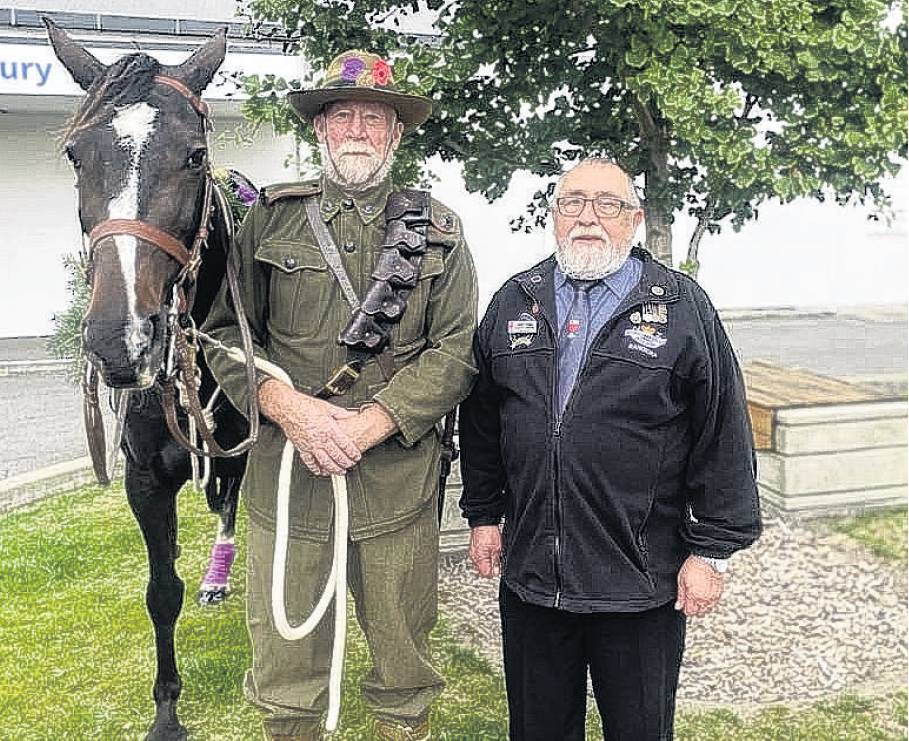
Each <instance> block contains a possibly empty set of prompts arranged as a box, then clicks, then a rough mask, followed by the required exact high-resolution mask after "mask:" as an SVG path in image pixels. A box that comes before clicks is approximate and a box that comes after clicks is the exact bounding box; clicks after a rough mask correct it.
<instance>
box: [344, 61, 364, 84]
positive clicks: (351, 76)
mask: <svg viewBox="0 0 909 741" xmlns="http://www.w3.org/2000/svg"><path fill="white" fill-rule="evenodd" d="M364 69H366V62H364V61H363V60H362V59H360V57H348V58H347V59H345V60H344V66H343V67H341V79H342V80H344V82H356V81H357V78H358V77H359V76H360V75H361V74H362V72H363V70H364Z"/></svg>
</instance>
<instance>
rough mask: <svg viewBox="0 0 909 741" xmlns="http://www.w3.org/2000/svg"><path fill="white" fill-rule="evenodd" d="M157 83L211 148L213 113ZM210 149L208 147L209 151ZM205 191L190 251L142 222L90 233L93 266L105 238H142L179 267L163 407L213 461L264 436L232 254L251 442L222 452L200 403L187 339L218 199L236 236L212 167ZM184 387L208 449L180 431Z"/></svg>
mask: <svg viewBox="0 0 909 741" xmlns="http://www.w3.org/2000/svg"><path fill="white" fill-rule="evenodd" d="M153 80H154V82H156V83H159V84H161V85H166V86H168V87H170V88H171V89H173V90H175V91H176V92H178V93H179V94H180V95H181V96H183V98H185V99H186V101H187V102H188V103H189V104H190V105H191V106H192V108H193V109H194V110H195V111H196V113H198V114H199V116H200V118H201V120H202V128H203V131H204V133H205V138H206V145H207V143H208V141H207V140H208V133H209V132H210V131H211V130H212V125H211V112H210V109H209V107H208V104H207V103H205V102H204V101H203V100H202V99H201V98H200V97H199V96H198V95H196V94H195V93H194V92H193V91H192V90H190V89H189V88H188V87H187V86H186V85H185V84H184V83H182V82H181V81H180V80H177V79H176V78H173V77H169V76H167V75H155V77H154V78H153ZM206 149H207V147H206ZM203 187H204V191H203V196H202V210H201V212H200V216H199V227H198V229H197V230H196V234H195V236H194V237H193V241H192V243H191V245H190V247H189V248H187V247H186V245H185V244H183V242H181V241H180V240H179V239H177V238H176V237H174V236H173V235H172V234H169V233H168V232H166V231H164V230H163V229H160V228H159V227H156V226H154V225H152V224H149V223H147V222H145V221H142V220H141V219H107V220H105V221H102V222H100V223H99V224H97V225H96V226H95V227H94V228H93V229H92V230H91V232H90V233H89V235H88V242H89V246H88V262H89V265H91V263H92V258H93V254H94V249H95V246H96V245H97V244H98V242H100V241H101V240H102V239H106V238H108V237H114V236H120V235H123V236H131V237H137V238H139V239H141V240H143V241H144V242H147V243H149V244H151V245H154V246H155V247H157V248H158V249H160V250H161V251H162V252H164V253H166V254H167V255H169V256H170V257H172V258H173V259H174V260H176V261H177V263H178V264H179V265H180V272H179V273H178V275H177V277H176V279H175V281H174V284H173V297H174V298H173V300H174V301H175V302H177V303H178V306H171V307H170V308H171V321H170V322H169V323H168V332H169V342H168V353H167V357H168V358H169V359H170V362H168V361H166V362H168V367H167V368H165V369H164V378H163V379H161V380H160V384H161V397H162V406H163V408H164V416H165V420H166V422H167V426H168V428H169V430H170V432H171V434H172V435H173V437H174V439H175V440H176V441H177V442H178V443H179V444H180V445H181V446H183V447H184V448H186V449H187V450H188V451H189V452H190V453H191V454H195V455H201V456H208V457H213V458H226V457H232V456H236V455H240V454H242V453H245V452H246V451H247V450H249V449H250V448H251V447H252V446H253V445H254V444H255V443H256V440H257V438H258V434H259V405H258V397H257V393H256V391H257V383H256V370H255V366H254V363H253V357H254V355H253V346H252V336H251V335H250V331H249V325H248V323H247V321H246V312H245V309H244V307H243V303H242V299H241V297H240V289H239V284H238V282H237V274H236V269H235V268H234V265H233V262H232V260H231V258H230V255H229V254H228V256H227V264H226V277H227V282H228V287H229V289H230V292H231V295H232V299H233V302H234V307H235V309H236V313H237V322H238V325H239V329H240V337H241V340H242V345H243V350H244V352H245V353H246V357H247V358H248V362H247V363H246V381H247V387H248V390H249V401H248V409H247V412H248V414H247V418H248V420H249V434H248V436H247V437H246V439H244V440H242V441H241V442H240V443H238V444H237V445H235V446H233V447H232V448H229V449H227V450H225V449H223V448H222V447H221V446H220V445H219V444H218V443H217V441H216V440H215V438H214V435H213V430H212V429H211V426H210V424H208V421H210V415H209V414H206V412H205V410H204V409H203V407H202V404H201V402H200V400H199V395H198V392H199V388H198V385H199V373H198V367H197V365H196V352H197V351H198V348H197V347H196V345H195V343H194V341H190V340H188V339H187V336H186V331H187V330H190V331H192V330H194V326H193V322H192V317H191V316H190V311H191V309H192V303H193V297H194V294H195V285H196V279H197V277H198V272H199V267H200V265H201V264H202V250H203V249H204V248H205V247H206V246H207V244H208V237H209V233H210V231H211V220H212V216H213V214H214V209H215V201H216V200H217V201H218V206H219V208H220V209H221V211H222V213H223V215H224V221H225V224H226V226H225V228H226V230H227V236H228V240H229V241H230V240H231V239H232V237H233V222H232V219H231V216H230V208H229V206H228V204H227V201H226V199H225V197H224V194H223V193H221V191H220V190H219V189H218V188H217V186H216V185H215V182H214V177H213V175H212V173H211V169H210V166H209V164H208V163H206V165H205V180H204V186H203ZM97 375H98V372H97V369H95V367H94V366H93V365H92V364H91V363H89V365H88V369H87V372H86V374H85V377H84V378H83V396H84V403H83V407H84V409H83V412H84V416H85V423H86V431H87V433H88V438H89V450H90V452H91V453H92V456H91V457H92V464H93V467H94V470H95V474H96V476H97V478H98V480H99V482H101V483H102V484H107V483H108V482H109V481H110V474H111V472H110V471H108V463H107V460H106V457H105V454H104V451H105V442H104V439H105V432H104V425H103V422H102V419H101V413H100V405H99V402H98V393H97V382H98V379H97ZM178 389H179V392H180V394H179V395H180V398H181V401H182V406H183V407H184V409H185V411H186V413H187V414H188V415H190V417H191V418H192V419H193V422H194V426H195V427H196V429H197V430H198V431H199V434H200V435H201V437H202V439H203V441H204V445H203V447H202V448H200V447H198V446H196V444H195V441H194V440H190V439H189V438H188V437H187V436H186V434H185V433H184V432H183V430H182V429H181V428H180V425H179V423H178V419H177V412H176V397H177V390H178Z"/></svg>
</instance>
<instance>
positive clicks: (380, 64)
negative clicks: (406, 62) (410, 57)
mask: <svg viewBox="0 0 909 741" xmlns="http://www.w3.org/2000/svg"><path fill="white" fill-rule="evenodd" d="M372 81H373V82H374V83H375V84H376V85H378V86H380V87H385V86H386V85H387V84H388V83H389V82H390V81H391V67H389V66H388V62H386V61H385V60H384V59H377V60H376V61H375V62H373V65H372Z"/></svg>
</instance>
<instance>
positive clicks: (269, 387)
mask: <svg viewBox="0 0 909 741" xmlns="http://www.w3.org/2000/svg"><path fill="white" fill-rule="evenodd" d="M288 100H289V102H290V104H291V105H292V106H293V108H294V110H295V111H296V112H297V114H299V115H300V116H301V118H303V119H304V120H305V121H307V122H310V123H312V125H313V126H314V128H315V133H316V137H317V139H318V141H319V145H320V148H321V153H322V163H323V174H322V177H321V178H320V179H318V180H314V181H311V182H303V183H291V184H282V185H276V186H272V187H269V188H266V189H264V191H263V193H262V197H261V199H260V201H259V202H258V203H257V204H256V205H255V206H254V207H253V208H252V209H251V210H250V212H249V214H248V215H247V217H246V219H245V221H244V223H243V226H242V228H241V229H240V231H239V233H238V235H237V239H236V241H235V244H234V247H233V250H234V259H235V263H236V265H237V266H238V268H239V273H240V284H241V291H242V298H243V301H244V304H245V310H246V313H247V319H248V321H249V325H250V329H251V331H252V335H253V340H254V346H255V352H256V353H257V354H258V355H260V356H262V357H264V358H267V359H268V360H270V361H271V362H273V363H276V364H277V365H278V366H280V367H281V368H283V369H284V370H285V371H286V372H287V373H288V374H289V375H290V376H291V378H292V379H293V382H294V387H295V388H294V389H291V388H289V387H288V386H286V385H284V384H282V383H280V382H279V381H277V380H274V379H269V378H268V377H267V376H265V375H260V380H259V386H258V400H259V403H260V407H261V410H262V413H263V415H264V417H265V418H266V420H268V421H270V422H271V423H272V424H264V425H263V427H262V430H261V433H260V438H259V442H258V444H257V446H256V447H255V449H254V450H253V451H252V453H251V454H250V458H249V464H248V469H247V474H246V479H245V482H244V492H245V496H246V502H247V508H248V512H249V530H248V541H249V546H248V547H249V560H248V596H247V601H248V615H247V617H248V626H249V632H250V636H251V639H252V645H253V666H252V669H251V670H250V671H249V672H248V673H247V677H246V694H247V697H248V698H249V699H250V701H251V702H253V703H254V704H255V705H256V706H258V707H259V708H261V709H262V710H263V711H264V721H265V728H266V731H267V733H268V734H269V736H270V737H271V738H275V739H279V738H280V739H291V738H292V739H312V738H318V737H319V735H320V733H321V724H322V722H323V717H322V716H323V713H324V712H325V706H326V697H327V691H326V688H327V685H328V675H329V661H330V651H331V638H332V636H331V633H332V627H331V626H332V621H331V619H330V618H328V617H326V618H325V619H323V621H322V623H321V624H320V626H319V627H318V628H317V629H316V631H315V632H314V633H313V634H311V635H310V636H309V637H307V638H305V639H303V640H300V641H295V642H288V641H285V640H284V639H283V638H281V637H280V635H279V634H278V633H277V631H276V629H275V624H274V620H273V616H272V614H271V609H270V594H271V588H272V585H271V564H272V554H273V548H274V539H275V503H276V491H277V475H278V469H279V467H280V457H281V449H282V447H283V444H284V440H285V437H286V438H288V439H290V440H291V441H292V442H293V444H294V446H295V447H296V449H297V451H298V452H299V455H300V458H301V459H302V461H303V464H304V465H299V462H297V465H295V466H294V472H293V477H292V490H291V499H290V516H289V522H290V540H289V544H288V556H287V575H286V584H287V588H286V593H287V613H288V619H289V620H290V621H291V623H293V624H298V623H300V622H302V620H303V619H304V618H305V617H306V616H307V615H308V614H309V613H310V612H311V611H312V609H313V606H314V604H315V601H316V599H317V597H318V595H319V594H320V592H321V590H322V587H323V585H324V583H325V580H326V578H327V574H328V572H329V568H330V565H331V557H332V552H331V544H330V535H331V523H332V502H333V495H332V485H331V481H330V479H329V478H328V477H327V476H328V474H342V473H345V472H346V474H347V485H348V491H349V501H350V522H351V528H350V542H349V544H348V570H349V586H350V589H351V591H352V592H353V596H354V601H355V605H356V613H357V618H358V620H359V623H360V626H361V627H362V628H363V631H364V633H365V634H366V639H367V641H368V643H369V647H370V653H371V656H372V658H373V661H374V666H373V667H372V669H371V670H370V672H369V673H368V674H367V675H366V678H365V679H364V681H363V684H362V687H361V690H362V694H363V699H364V701H365V703H366V705H367V707H368V708H369V709H370V710H371V711H372V713H373V714H374V716H375V719H376V729H375V734H374V737H375V738H378V739H428V738H429V722H428V714H429V710H430V706H431V704H432V702H433V701H434V700H435V699H436V698H437V697H438V696H439V694H440V693H441V691H442V687H443V681H442V678H441V676H440V675H439V674H438V673H437V672H436V671H435V670H434V669H433V667H432V665H431V664H430V657H429V647H428V634H429V631H430V629H431V628H432V626H433V625H434V624H435V621H436V602H437V600H436V587H437V560H438V524H437V519H436V496H437V493H436V492H437V479H438V472H439V457H440V444H439V434H438V430H437V422H438V421H439V420H440V419H441V418H442V417H443V416H444V415H445V414H446V413H447V412H448V411H449V410H451V409H452V408H454V407H455V406H456V404H457V403H458V402H459V401H461V400H462V399H463V398H464V397H465V396H466V395H467V393H468V391H469V389H470V386H471V383H472V379H473V376H474V374H475V373H476V369H475V368H474V366H473V361H472V356H471V339H472V335H473V330H474V327H475V325H476V305H477V288H476V274H475V271H474V266H473V262H472V260H471V257H470V252H469V251H468V248H467V245H466V244H465V241H464V237H463V234H462V231H461V226H460V222H459V220H458V219H457V217H456V216H455V215H454V214H453V213H452V212H451V211H450V210H448V209H447V208H445V207H444V206H442V205H441V204H439V203H438V202H437V201H435V200H432V201H431V202H430V203H429V212H428V216H429V223H428V224H427V226H426V243H427V248H426V251H425V254H424V256H423V259H422V265H421V266H420V268H419V279H418V280H416V285H415V286H413V289H412V292H411V293H410V294H409V297H408V298H407V302H406V310H405V311H404V313H403V315H402V316H401V318H400V319H399V321H397V323H395V324H393V325H391V326H390V343H389V347H388V348H387V349H386V350H385V351H384V352H383V353H381V354H380V356H379V357H378V359H374V360H370V361H368V362H366V363H365V364H363V365H362V367H361V368H360V369H359V376H358V378H357V380H356V382H355V383H353V385H352V386H351V387H350V388H349V390H347V391H346V393H345V394H344V395H343V396H332V394H331V391H329V392H328V393H326V392H325V389H326V380H327V379H331V378H334V379H335V381H336V382H337V381H338V380H339V379H340V381H341V382H342V383H343V381H345V380H347V374H345V373H343V372H342V373H341V374H338V373H337V370H338V368H339V367H340V368H343V367H344V366H345V364H346V363H349V360H350V351H349V349H348V348H346V347H344V346H343V345H341V344H339V334H341V333H342V332H344V331H345V327H347V326H348V323H349V321H350V319H351V306H350V305H349V304H348V302H347V301H346V300H345V291H344V290H343V289H342V287H341V285H340V281H339V280H338V279H336V277H335V275H334V274H333V270H332V269H331V266H330V263H329V262H327V261H326V256H325V251H324V245H323V247H320V241H319V238H318V236H317V232H316V231H314V229H313V223H311V220H310V218H309V217H308V216H307V209H312V205H311V204H308V203H307V199H314V200H315V202H316V204H317V205H318V215H319V216H320V217H321V220H322V221H323V222H324V223H325V224H327V226H328V231H329V232H330V233H331V236H332V238H333V240H334V243H335V244H336V245H337V247H338V248H340V249H338V250H337V254H339V256H340V260H341V262H342V263H343V267H344V271H345V272H346V274H347V275H348V276H349V281H350V284H351V287H352V288H353V290H354V292H355V293H356V296H357V297H360V298H362V297H363V296H364V295H365V294H366V293H367V291H368V288H369V286H370V282H371V280H372V275H373V272H374V270H375V269H376V268H375V266H376V264H377V260H378V258H379V257H380V253H382V251H383V244H384V243H385V241H386V240H385V231H386V218H385V217H386V214H385V207H386V202H387V201H388V199H389V194H390V193H391V192H392V187H391V183H390V182H389V177H388V172H389V170H390V167H391V163H392V160H393V157H394V153H395V150H396V149H397V147H398V144H399V142H400V140H401V136H402V135H403V134H406V133H409V132H412V131H413V130H415V129H416V128H417V127H418V126H420V125H421V124H422V123H423V122H424V121H425V120H426V119H427V118H428V117H429V115H430V113H431V108H432V106H431V102H430V101H429V100H428V99H426V98H423V97H420V96H414V95H407V94H404V93H402V92H400V91H399V90H397V89H396V88H395V86H394V83H393V81H392V78H391V69H390V67H389V65H388V64H387V63H386V62H385V61H384V60H382V59H380V58H379V57H377V56H374V55H372V54H367V53H364V52H359V51H351V52H347V53H345V54H342V55H340V56H339V57H338V58H337V59H335V60H334V61H333V62H332V64H331V65H330V66H329V68H328V70H327V73H326V77H325V79H324V81H323V82H322V84H321V86H320V87H318V88H316V89H311V90H305V91H298V92H293V93H290V94H289V96H288ZM392 197H394V196H392ZM309 213H310V214H311V213H313V212H312V210H310V211H309ZM388 218H390V217H388ZM316 226H317V227H318V224H316ZM386 251H387V250H386ZM204 329H205V330H206V331H207V332H209V333H210V334H212V335H214V336H215V337H216V338H218V339H219V340H221V341H222V342H224V343H225V344H227V345H232V346H237V347H238V346H240V338H239V331H238V329H237V325H236V317H235V315H234V311H233V306H232V302H231V301H230V299H229V297H228V294H227V292H226V291H224V290H222V292H221V294H220V296H219V298H218V300H217V302H216V304H215V307H214V309H213V311H212V313H211V315H210V317H209V319H208V321H207V322H206V324H205V327H204ZM208 360H209V362H210V364H211V367H212V370H213V372H214V374H215V376H216V378H217V379H218V381H219V382H220V384H221V385H222V387H223V388H224V389H225V391H226V393H227V394H228V396H229V397H230V399H231V400H232V401H233V403H234V404H235V405H236V406H237V408H238V409H246V408H247V393H248V390H247V388H246V384H245V382H244V373H243V368H242V366H240V365H238V364H236V363H234V362H233V361H232V360H230V359H228V358H226V357H225V355H224V354H223V353H220V352H218V351H212V352H209V353H208ZM328 388H329V389H334V388H336V387H335V385H333V384H331V383H329V384H328ZM317 397H321V398H317Z"/></svg>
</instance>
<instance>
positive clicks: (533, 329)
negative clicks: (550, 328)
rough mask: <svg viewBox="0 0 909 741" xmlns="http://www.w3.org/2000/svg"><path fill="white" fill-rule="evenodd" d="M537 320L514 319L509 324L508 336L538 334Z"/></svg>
mask: <svg viewBox="0 0 909 741" xmlns="http://www.w3.org/2000/svg"><path fill="white" fill-rule="evenodd" d="M536 333H537V320H536V319H512V320H511V321H510V322H508V334H510V335H515V334H536Z"/></svg>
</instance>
